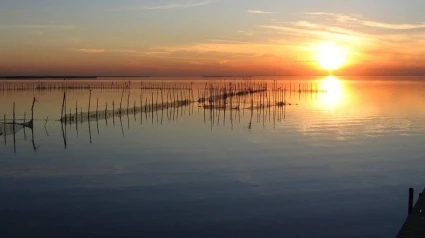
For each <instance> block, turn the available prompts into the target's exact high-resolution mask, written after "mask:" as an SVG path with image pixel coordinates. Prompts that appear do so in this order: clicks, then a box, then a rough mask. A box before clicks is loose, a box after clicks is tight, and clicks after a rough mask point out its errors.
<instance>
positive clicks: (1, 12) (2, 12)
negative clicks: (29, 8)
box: [0, 9, 21, 15]
mask: <svg viewBox="0 0 425 238" xmlns="http://www.w3.org/2000/svg"><path fill="white" fill-rule="evenodd" d="M19 13H21V11H16V10H5V9H0V15H16V14H19Z"/></svg>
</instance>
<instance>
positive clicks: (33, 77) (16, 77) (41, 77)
mask: <svg viewBox="0 0 425 238" xmlns="http://www.w3.org/2000/svg"><path fill="white" fill-rule="evenodd" d="M149 77H150V76H0V79H64V80H66V79H97V78H149Z"/></svg>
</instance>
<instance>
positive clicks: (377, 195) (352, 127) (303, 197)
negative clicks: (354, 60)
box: [0, 78, 425, 237]
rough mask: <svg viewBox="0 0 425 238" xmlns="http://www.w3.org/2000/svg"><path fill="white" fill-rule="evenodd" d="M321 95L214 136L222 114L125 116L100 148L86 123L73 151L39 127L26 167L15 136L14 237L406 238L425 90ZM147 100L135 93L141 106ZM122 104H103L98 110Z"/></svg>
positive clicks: (23, 141) (242, 117) (9, 176)
mask: <svg viewBox="0 0 425 238" xmlns="http://www.w3.org/2000/svg"><path fill="white" fill-rule="evenodd" d="M295 80H296V79H293V81H292V83H293V84H294V85H297V84H298V83H295ZM285 83H286V84H289V81H286V82H285ZM317 84H318V85H321V87H322V88H326V90H328V93H327V94H321V93H319V94H313V95H310V94H301V95H299V94H298V93H288V94H287V95H286V96H287V101H288V102H291V103H294V104H298V106H295V105H294V106H288V107H286V108H281V109H279V110H274V109H272V110H270V111H267V114H264V112H259V111H254V112H253V114H252V118H251V112H250V111H249V110H241V111H240V114H238V113H236V114H235V112H234V111H233V112H232V117H231V116H230V111H227V112H226V120H224V113H223V112H220V117H218V112H215V113H217V114H214V115H213V116H214V120H213V123H212V122H211V114H210V113H211V112H210V111H206V112H205V116H204V111H203V109H201V108H198V107H197V104H195V105H193V107H191V108H190V116H189V108H182V109H179V116H178V119H177V114H176V111H174V112H173V115H174V118H175V119H174V121H173V120H172V119H169V118H173V117H172V116H170V114H167V115H162V113H163V112H158V113H156V112H155V113H154V120H153V121H154V123H152V119H151V118H149V116H150V115H149V116H148V118H147V119H146V118H145V115H142V116H143V121H141V120H140V119H141V118H140V116H141V115H140V114H138V115H136V117H134V116H133V115H130V116H129V117H128V118H127V116H124V117H123V118H122V128H121V123H120V120H119V118H115V126H114V125H113V122H112V119H109V120H108V125H106V121H104V120H102V121H99V122H98V123H96V122H91V124H90V128H91V136H92V138H91V140H92V143H91V144H90V135H89V131H88V124H87V123H84V124H83V125H79V130H78V135H77V131H76V128H75V125H72V126H67V129H66V133H67V137H66V138H67V150H65V149H64V144H63V137H62V131H61V128H60V124H59V123H57V122H49V123H47V125H46V128H47V131H46V130H45V128H44V122H43V121H36V124H35V127H34V138H35V145H36V146H37V151H36V152H34V151H33V147H32V144H31V133H30V131H29V129H28V128H27V129H26V131H25V133H26V137H25V135H24V131H23V130H20V131H19V132H18V133H17V135H16V145H17V153H16V155H15V154H14V152H13V137H11V136H8V137H7V141H6V145H4V143H3V144H2V145H1V144H0V152H1V157H0V163H1V166H0V176H1V178H2V179H1V181H2V182H1V185H0V190H1V193H2V194H3V195H2V196H1V197H0V211H1V215H0V220H1V222H2V224H4V225H3V227H2V230H5V231H6V235H8V234H9V235H10V234H12V233H7V232H15V234H20V235H21V236H23V235H25V234H26V235H27V236H29V234H32V235H34V234H35V235H40V236H46V237H48V236H49V234H53V233H55V234H60V233H58V232H60V231H63V230H65V229H66V230H67V232H69V234H70V235H69V236H70V237H78V236H80V235H81V234H84V232H90V233H91V234H95V235H100V236H103V237H113V236H118V235H121V236H131V235H132V236H133V237H139V236H144V237H164V236H171V235H175V234H181V235H182V236H185V237H236V236H240V235H243V236H244V237H282V236H285V235H287V236H288V237H311V236H312V235H314V237H372V236H373V237H389V236H395V234H396V233H397V231H398V229H399V228H400V226H401V225H402V223H403V221H404V218H405V215H406V206H405V205H406V199H407V196H406V190H407V188H408V187H409V186H415V187H416V188H417V189H421V186H422V183H421V182H420V181H423V180H424V178H425V176H424V175H423V170H424V168H425V162H424V161H423V154H424V149H423V142H424V141H425V134H424V132H425V126H424V124H423V121H424V119H425V111H424V110H423V107H422V105H421V103H422V102H423V101H424V99H425V96H424V94H423V90H424V89H425V85H424V84H423V83H422V82H410V83H406V82H403V83H397V82H394V81H379V82H371V81H366V80H363V81H361V82H353V81H350V80H341V79H338V78H325V79H320V81H317ZM200 85H201V86H200V87H203V86H204V85H203V84H200ZM313 85H315V84H313ZM32 95H33V94H32V93H22V92H19V93H16V94H5V95H0V99H1V101H2V103H1V105H0V106H1V108H0V112H4V111H5V112H6V113H7V114H8V115H10V113H11V105H12V103H13V101H16V102H17V108H18V111H17V114H18V115H21V114H23V112H24V109H22V108H29V107H30V103H31V97H32ZM139 95H140V91H138V90H137V89H134V90H133V91H132V96H131V100H130V101H131V102H133V101H134V100H138V99H139ZM196 96H197V95H196V93H195V97H196ZM61 97H62V95H61V94H60V93H53V94H47V93H43V94H38V95H37V98H38V99H39V103H38V104H37V105H36V118H43V119H44V118H45V117H47V116H49V118H57V117H58V116H57V115H58V114H59V113H60V106H61ZM120 97H121V92H103V93H99V92H93V97H92V100H93V102H95V99H97V98H99V101H100V102H101V104H104V103H105V102H106V101H108V102H109V103H111V101H112V100H115V102H117V101H119V99H120ZM77 99H78V101H79V103H80V104H81V105H87V100H88V93H87V92H68V100H69V102H72V103H73V104H74V103H75V101H76V100H77ZM106 99H108V100H106ZM93 102H92V104H93ZM20 110H22V111H20ZM266 110H267V109H266ZM266 110H265V111H266ZM25 111H28V110H25ZM164 113H165V112H164ZM161 118H163V123H162V126H161V125H160V121H161ZM157 121H158V123H157ZM250 121H251V122H252V129H248V125H249V123H250ZM98 128H99V130H98ZM47 134H48V135H47ZM123 134H124V135H123ZM0 139H1V142H4V140H3V138H0ZM23 221H25V224H23ZM27 221H28V222H27ZM304 224H309V227H310V229H308V230H306V229H304ZM18 225H19V226H18ZM10 227H24V228H26V229H20V230H18V229H14V228H10ZM106 227H107V228H106ZM5 228H7V229H5ZM31 232H34V233H31ZM49 232H50V233H49ZM52 232H53V233H52ZM134 234H137V235H134Z"/></svg>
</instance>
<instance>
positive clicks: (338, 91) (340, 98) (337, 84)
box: [317, 76, 348, 110]
mask: <svg viewBox="0 0 425 238" xmlns="http://www.w3.org/2000/svg"><path fill="white" fill-rule="evenodd" d="M320 85H321V88H322V89H323V90H325V91H326V93H324V94H322V95H321V97H319V98H318V101H317V104H318V105H319V106H320V107H322V108H325V109H330V110H332V109H334V108H336V107H338V106H341V105H343V104H344V100H347V96H348V94H347V91H346V90H345V88H344V84H343V82H342V81H341V80H340V79H338V78H337V77H335V76H327V77H326V78H325V79H323V80H322V81H320Z"/></svg>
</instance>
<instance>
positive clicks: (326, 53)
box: [317, 43, 346, 71]
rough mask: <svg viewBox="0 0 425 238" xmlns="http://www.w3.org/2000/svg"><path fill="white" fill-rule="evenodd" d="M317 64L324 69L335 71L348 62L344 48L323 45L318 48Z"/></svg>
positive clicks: (329, 44) (334, 45) (330, 44)
mask: <svg viewBox="0 0 425 238" xmlns="http://www.w3.org/2000/svg"><path fill="white" fill-rule="evenodd" d="M317 62H318V63H319V65H320V67H322V68H323V69H326V70H329V71H333V70H336V69H339V68H340V67H341V66H343V65H344V64H345V62H346V59H345V50H344V48H342V47H340V46H338V45H336V44H333V43H328V44H323V45H320V46H318V47H317Z"/></svg>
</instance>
